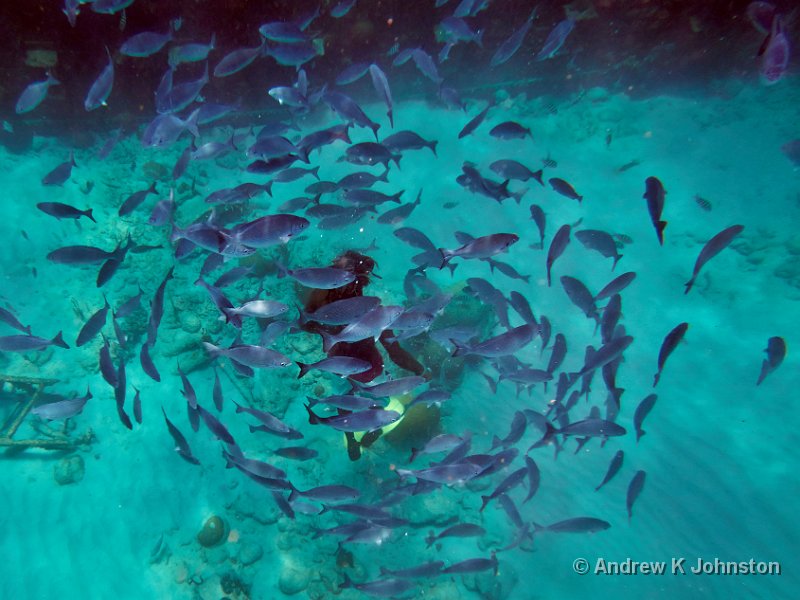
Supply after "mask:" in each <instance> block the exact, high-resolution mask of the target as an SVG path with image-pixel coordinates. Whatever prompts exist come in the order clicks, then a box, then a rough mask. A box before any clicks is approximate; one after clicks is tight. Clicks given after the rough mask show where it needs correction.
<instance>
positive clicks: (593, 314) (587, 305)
mask: <svg viewBox="0 0 800 600" xmlns="http://www.w3.org/2000/svg"><path fill="white" fill-rule="evenodd" d="M561 285H562V286H563V287H564V291H565V292H566V293H567V296H569V299H570V300H571V301H572V303H573V304H574V305H575V306H577V307H578V308H580V309H581V311H583V314H584V315H586V318H587V319H594V320H595V321H597V322H599V321H600V315H599V314H598V312H597V306H596V305H595V303H594V297H593V296H592V293H591V292H590V291H589V289H588V288H587V287H586V286H585V285H584V284H583V283H582V282H581V281H580V280H578V279H575V278H574V277H569V276H567V275H564V276H563V277H561Z"/></svg>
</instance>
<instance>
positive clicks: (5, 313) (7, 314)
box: [0, 306, 31, 335]
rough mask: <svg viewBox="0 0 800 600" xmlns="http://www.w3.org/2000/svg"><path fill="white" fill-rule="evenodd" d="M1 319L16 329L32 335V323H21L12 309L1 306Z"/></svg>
mask: <svg viewBox="0 0 800 600" xmlns="http://www.w3.org/2000/svg"><path fill="white" fill-rule="evenodd" d="M0 321H2V322H3V323H5V324H6V325H9V326H11V327H13V328H14V329H16V330H18V331H21V332H23V333H27V334H28V335H31V326H30V325H23V324H22V323H20V321H19V319H17V317H16V315H14V313H12V312H11V311H10V310H7V309H5V308H3V307H1V306H0Z"/></svg>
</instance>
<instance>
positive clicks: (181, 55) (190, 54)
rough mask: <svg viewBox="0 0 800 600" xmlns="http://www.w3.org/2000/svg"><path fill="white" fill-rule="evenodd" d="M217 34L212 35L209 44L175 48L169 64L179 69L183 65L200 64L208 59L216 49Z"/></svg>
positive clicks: (171, 50)
mask: <svg viewBox="0 0 800 600" xmlns="http://www.w3.org/2000/svg"><path fill="white" fill-rule="evenodd" d="M216 42H217V34H216V33H212V34H211V41H209V42H208V44H201V43H197V42H194V43H190V44H183V45H181V46H173V47H172V48H170V50H169V58H168V59H167V62H168V63H169V65H170V66H171V67H177V66H178V65H179V64H181V63H188V62H199V61H201V60H205V59H206V58H208V55H209V53H210V52H211V51H212V50H213V49H214V48H216Z"/></svg>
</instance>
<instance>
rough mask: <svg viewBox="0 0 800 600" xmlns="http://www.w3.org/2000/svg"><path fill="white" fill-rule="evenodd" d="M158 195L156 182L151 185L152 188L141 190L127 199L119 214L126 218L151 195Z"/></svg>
mask: <svg viewBox="0 0 800 600" xmlns="http://www.w3.org/2000/svg"><path fill="white" fill-rule="evenodd" d="M155 193H156V182H155V181H154V182H153V183H151V184H150V187H149V188H147V189H146V190H140V191H138V192H134V193H133V194H131V195H130V196H128V197H127V198H126V199H125V202H123V203H122V206H120V207H119V211H118V214H119V216H120V217H124V216H125V215H129V214H130V213H132V212H133V211H134V210H136V208H137V207H138V206H139V205H140V204H141V203H142V202H144V200H145V198H147V196H148V195H149V194H155Z"/></svg>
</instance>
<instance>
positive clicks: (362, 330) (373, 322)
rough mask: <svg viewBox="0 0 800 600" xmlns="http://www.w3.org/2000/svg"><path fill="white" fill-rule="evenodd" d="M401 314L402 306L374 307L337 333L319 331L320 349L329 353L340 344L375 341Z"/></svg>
mask: <svg viewBox="0 0 800 600" xmlns="http://www.w3.org/2000/svg"><path fill="white" fill-rule="evenodd" d="M402 312H403V307H402V306H376V307H375V308H373V309H372V310H370V311H369V312H367V313H365V314H364V315H363V316H362V317H361V318H359V319H358V320H357V321H353V322H352V323H350V324H348V325H347V326H346V327H345V328H344V329H342V330H341V331H339V332H338V333H335V334H334V333H329V332H328V331H324V330H321V331H320V332H319V333H320V335H321V336H322V349H323V350H324V351H325V352H330V350H331V349H332V348H333V347H334V346H335V345H336V344H339V343H341V342H359V341H361V340H366V339H370V338H371V339H373V340H374V341H377V340H378V338H380V336H381V334H382V333H383V331H385V330H386V329H388V328H389V327H391V325H392V323H393V322H394V321H395V320H396V319H397V318H398V317H399V316H400V314H401V313H402Z"/></svg>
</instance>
